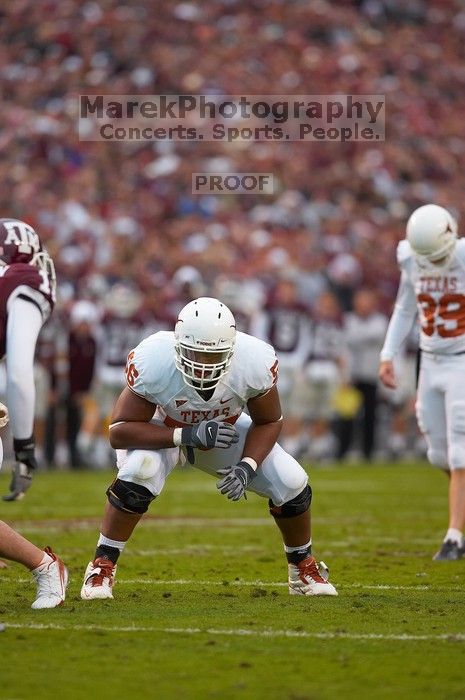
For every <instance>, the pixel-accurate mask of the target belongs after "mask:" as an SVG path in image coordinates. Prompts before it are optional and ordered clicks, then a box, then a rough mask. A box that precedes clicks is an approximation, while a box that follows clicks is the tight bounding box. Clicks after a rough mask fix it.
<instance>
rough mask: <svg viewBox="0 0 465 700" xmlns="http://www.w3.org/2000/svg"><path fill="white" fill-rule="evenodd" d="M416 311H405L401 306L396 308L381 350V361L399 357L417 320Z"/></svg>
mask: <svg viewBox="0 0 465 700" xmlns="http://www.w3.org/2000/svg"><path fill="white" fill-rule="evenodd" d="M415 311H416V310H414V311H413V313H412V311H411V310H410V309H404V308H402V307H400V306H396V307H395V308H394V313H393V314H392V317H391V320H390V322H389V326H388V329H387V333H386V339H385V341H384V345H383V349H382V350H381V355H380V357H381V361H383V360H392V359H393V358H394V357H395V356H396V355H397V353H398V352H399V350H400V348H401V346H402V344H403V343H404V341H405V340H406V338H407V336H408V334H409V333H410V330H411V328H412V325H413V322H414V320H415Z"/></svg>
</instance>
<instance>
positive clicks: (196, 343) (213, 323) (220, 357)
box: [174, 297, 236, 391]
mask: <svg viewBox="0 0 465 700" xmlns="http://www.w3.org/2000/svg"><path fill="white" fill-rule="evenodd" d="M174 336H175V343H174V347H175V351H176V355H175V364H176V367H177V369H178V370H179V371H180V372H181V374H182V376H183V379H184V381H185V383H186V384H187V385H188V386H190V387H192V388H194V389H196V390H197V391H213V390H214V389H215V388H216V387H217V386H218V384H219V382H220V380H221V378H222V377H224V375H225V374H226V372H227V371H228V369H229V366H230V364H231V360H232V356H233V351H234V343H235V339H236V322H235V320H234V316H233V315H232V313H231V311H230V310H229V309H228V307H227V306H225V305H224V304H222V303H221V302H220V301H218V299H213V298H211V297H200V298H199V299H194V301H191V302H189V304H187V305H186V306H185V307H184V308H183V309H182V310H181V311H180V312H179V316H178V321H177V323H176V327H175V330H174Z"/></svg>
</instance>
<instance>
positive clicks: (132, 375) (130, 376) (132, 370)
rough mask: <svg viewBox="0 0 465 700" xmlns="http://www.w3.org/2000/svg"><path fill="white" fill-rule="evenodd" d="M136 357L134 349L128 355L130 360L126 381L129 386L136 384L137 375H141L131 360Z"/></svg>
mask: <svg viewBox="0 0 465 700" xmlns="http://www.w3.org/2000/svg"><path fill="white" fill-rule="evenodd" d="M133 358H134V350H133V351H132V352H130V353H129V355H128V360H127V362H126V369H125V370H124V371H125V374H126V381H127V383H128V385H129V386H134V384H135V381H136V379H137V377H138V376H139V372H138V371H137V369H136V366H135V364H134V363H133V362H131V360H132V359H133Z"/></svg>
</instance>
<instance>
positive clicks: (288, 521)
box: [269, 485, 337, 595]
mask: <svg viewBox="0 0 465 700" xmlns="http://www.w3.org/2000/svg"><path fill="white" fill-rule="evenodd" d="M311 499H312V491H311V489H310V487H309V486H308V485H306V486H305V488H304V489H303V490H302V492H301V493H300V494H298V495H297V496H296V497H295V498H293V499H291V500H289V501H287V502H286V503H283V504H282V505H281V506H276V505H275V504H274V503H273V501H272V500H271V499H270V501H269V506H270V513H271V515H272V516H273V518H274V520H275V522H276V524H277V526H278V528H279V530H280V532H281V535H282V538H283V542H284V551H285V554H286V559H287V562H288V576H289V579H288V582H289V593H290V594H291V595H337V591H336V589H335V588H334V586H333V585H332V584H331V583H329V582H328V573H329V571H328V568H327V567H326V564H324V563H323V562H322V563H321V564H320V565H318V564H317V561H316V559H315V557H313V556H312V539H311V527H310V503H311Z"/></svg>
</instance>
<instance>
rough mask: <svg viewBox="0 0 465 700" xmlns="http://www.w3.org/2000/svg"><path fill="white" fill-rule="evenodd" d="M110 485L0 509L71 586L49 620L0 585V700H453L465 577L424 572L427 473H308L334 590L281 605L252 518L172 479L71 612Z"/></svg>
mask: <svg viewBox="0 0 465 700" xmlns="http://www.w3.org/2000/svg"><path fill="white" fill-rule="evenodd" d="M110 478H111V475H110V474H108V473H86V472H82V473H81V472H75V473H69V472H57V473H42V474H40V475H39V476H38V477H37V478H36V481H35V483H34V485H33V487H32V489H31V491H30V492H29V494H28V495H27V497H26V498H25V499H24V500H23V501H21V502H19V503H1V504H0V517H1V518H2V519H4V520H7V521H8V522H10V523H11V524H13V525H14V526H15V527H16V528H17V529H19V530H20V531H21V532H22V533H23V534H25V535H26V536H27V537H29V538H30V539H32V540H33V541H34V542H36V543H37V544H39V545H42V546H45V545H46V544H51V545H53V547H54V548H55V550H56V551H57V552H58V553H59V554H60V555H61V556H62V557H63V559H65V560H66V562H67V563H68V565H69V568H70V573H71V583H70V587H69V589H68V598H67V600H66V603H65V605H64V606H63V607H62V608H58V609H55V610H50V611H32V610H31V609H30V607H29V606H30V603H31V602H32V600H33V594H34V586H33V583H32V579H31V578H30V576H29V574H28V573H27V572H26V570H25V569H23V568H21V567H20V566H18V565H16V564H12V565H11V566H9V567H8V568H7V569H4V570H0V582H1V585H0V621H1V622H3V623H5V624H6V626H7V627H6V630H5V631H4V632H3V633H2V634H0V698H1V700H25V699H29V698H34V699H37V700H41V699H44V700H45V699H46V700H49V699H50V698H52V697H53V696H54V695H55V694H57V693H59V694H60V696H61V697H64V698H65V700H68V699H71V700H74V699H76V700H80V699H81V698H82V699H83V700H84V699H85V700H88V699H89V698H90V697H99V698H102V699H103V700H105V699H106V698H119V697H122V698H139V697H142V698H160V699H161V700H164V699H165V698H166V699H167V700H171V699H172V698H173V699H174V698H176V699H177V698H183V699H184V698H186V699H189V700H190V699H195V700H203V699H204V698H221V699H222V700H229V699H234V700H235V699H236V698H239V699H244V700H246V699H247V700H248V699H249V698H250V699H254V700H255V699H261V698H266V699H267V700H316V699H317V698H318V699H319V700H325V699H329V698H331V699H332V698H338V699H339V698H341V699H343V700H345V699H346V698H355V697H357V698H362V699H364V698H370V699H371V698H397V699H398V700H403V699H404V698H408V699H409V700H410V699H411V698H426V697H428V698H432V699H434V700H436V699H438V698H444V699H446V698H447V699H450V698H465V662H464V659H465V606H464V603H465V586H464V583H465V560H464V561H459V562H447V563H436V562H433V561H431V556H432V554H433V553H434V551H435V550H436V548H437V546H438V545H439V543H440V541H441V538H442V536H443V533H444V528H445V527H446V525H447V522H446V509H447V497H446V480H445V479H444V477H443V475H442V474H440V473H438V472H437V471H435V470H434V469H432V468H431V467H428V466H426V465H422V464H408V465H396V466H389V465H380V466H376V467H365V466H359V467H356V466H351V467H334V468H332V467H328V468H324V469H323V468H320V469H314V470H312V474H311V481H312V485H313V492H314V502H313V540H314V553H315V556H316V557H317V558H320V559H324V560H325V561H326V563H327V564H328V565H329V567H330V569H331V580H332V581H333V582H334V583H335V584H336V586H337V588H338V590H339V596H338V597H337V598H325V597H323V598H314V599H313V598H303V597H302V598H301V597H296V596H292V597H291V596H289V595H288V592H287V587H286V585H285V582H286V570H287V568H286V564H285V560H284V556H283V552H282V544H281V541H280V538H279V535H278V531H277V529H276V527H275V526H274V524H273V522H272V519H271V518H270V517H269V516H268V514H267V507H266V502H265V501H264V500H262V499H259V498H258V497H255V496H253V495H252V496H250V498H249V500H248V502H240V503H229V502H228V501H227V500H226V499H225V498H224V497H221V496H220V495H218V494H217V492H216V489H215V485H214V481H213V480H212V479H210V478H209V477H207V476H206V475H205V474H202V473H197V472H195V471H193V470H192V471H190V470H184V471H179V472H178V473H175V474H173V475H172V476H171V477H170V480H169V482H168V484H167V486H166V490H165V492H164V493H163V494H162V495H161V496H160V497H159V499H157V501H155V503H154V504H152V507H151V511H150V517H148V518H146V519H145V521H144V522H143V523H142V524H141V525H140V526H139V529H138V530H137V531H136V533H135V535H134V537H133V539H132V541H131V543H130V545H129V546H128V547H127V551H126V552H125V553H124V554H123V556H122V557H121V560H120V566H119V571H118V583H117V585H116V586H115V600H114V601H92V602H83V601H81V600H80V599H79V589H80V585H81V577H82V573H83V570H84V567H85V565H86V564H87V562H88V561H89V559H90V558H91V555H92V554H93V551H94V547H95V542H96V537H97V533H98V526H99V519H100V514H101V511H102V506H103V502H104V496H103V493H104V489H105V487H106V485H107V483H108V482H109V480H110ZM7 485H8V475H7V474H4V473H3V474H2V475H0V491H1V493H5V492H6V491H7Z"/></svg>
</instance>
